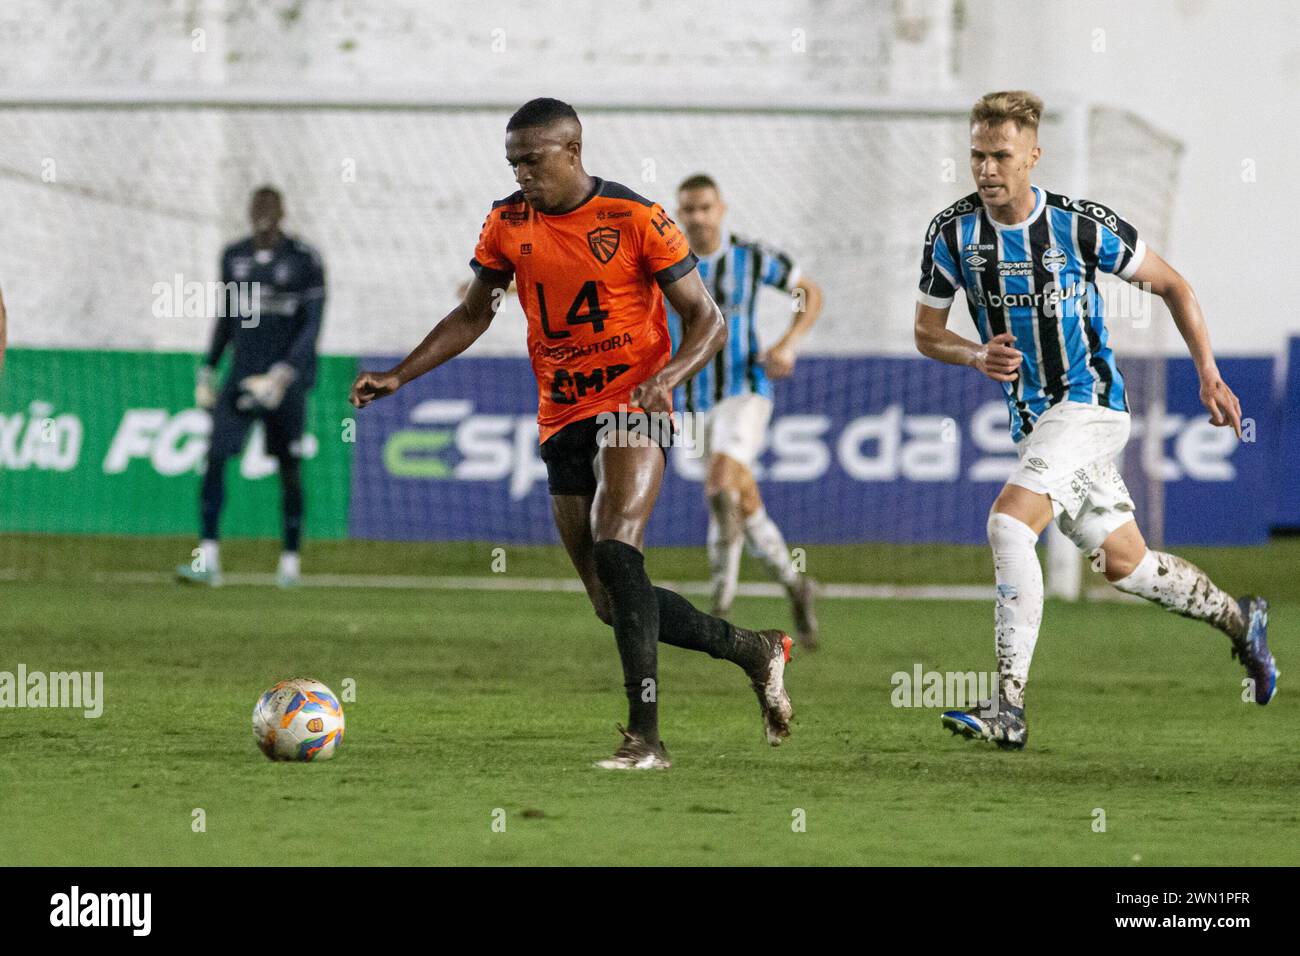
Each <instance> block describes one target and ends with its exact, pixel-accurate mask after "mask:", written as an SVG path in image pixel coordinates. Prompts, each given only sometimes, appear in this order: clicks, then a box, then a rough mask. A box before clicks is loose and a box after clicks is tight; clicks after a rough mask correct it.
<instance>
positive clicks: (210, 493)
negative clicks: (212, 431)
mask: <svg viewBox="0 0 1300 956" xmlns="http://www.w3.org/2000/svg"><path fill="white" fill-rule="evenodd" d="M225 497H226V459H225V458H224V457H210V458H209V459H208V468H207V471H205V472H204V473H203V484H202V485H201V486H200V488H199V536H200V537H202V538H204V539H205V540H212V541H215V540H216V539H217V525H218V523H219V522H220V520H221V504H222V502H223V501H224V500H225Z"/></svg>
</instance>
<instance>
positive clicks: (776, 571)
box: [745, 506, 799, 587]
mask: <svg viewBox="0 0 1300 956" xmlns="http://www.w3.org/2000/svg"><path fill="white" fill-rule="evenodd" d="M745 538H746V539H747V540H748V541H749V546H750V547H751V548H753V549H754V551H755V552H756V553H757V554H758V556H759V557H761V558H762V559H763V563H764V564H766V565H767V570H768V571H769V572H771V574H772V577H774V578H776V579H777V580H778V581H780V582H781V583H782V584H784V585H785V586H786V587H793V586H794V584H795V582H796V581H798V580H799V572H798V571H796V570H795V568H794V562H792V561H791V560H790V550H789V549H788V548H787V547H786V546H785V538H784V536H782V534H781V529H780V528H778V527H777V526H776V522H775V521H773V520H772V519H771V518H769V517H768V516H767V509H766V508H763V507H762V506H760V507H759V509H758V510H757V511H755V512H754V513H753V514H752V515H750V516H749V517H748V518H746V519H745Z"/></svg>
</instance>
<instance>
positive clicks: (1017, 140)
mask: <svg viewBox="0 0 1300 956" xmlns="http://www.w3.org/2000/svg"><path fill="white" fill-rule="evenodd" d="M1042 114H1043V104H1042V101H1041V100H1039V99H1038V97H1036V96H1034V95H1033V94H1031V93H1025V92H1020V91H1016V92H1003V93H989V94H988V95H986V96H985V97H983V98H982V99H981V100H980V101H979V102H978V103H976V104H975V107H974V109H973V110H972V111H971V117H970V122H971V152H970V162H971V172H972V173H973V174H974V178H975V183H976V186H977V187H978V189H977V191H976V192H974V193H972V194H971V195H969V196H967V197H966V198H964V199H962V200H960V201H958V202H957V203H955V204H954V205H952V206H950V207H949V208H948V209H946V210H944V211H943V212H941V213H939V215H937V216H935V217H934V219H933V221H931V223H930V229H929V232H928V233H927V235H926V239H925V248H924V250H923V253H922V260H921V288H920V293H919V295H918V297H917V298H918V302H917V306H916V344H917V348H918V349H919V350H920V351H921V352H922V353H923V354H925V355H928V356H929V357H931V358H934V359H938V360H939V361H941V362H947V363H949V364H951V365H972V366H974V367H975V368H977V369H978V370H979V371H980V372H982V373H984V374H985V375H987V376H988V377H989V378H991V379H993V380H994V381H995V382H999V383H1001V385H1002V390H1003V392H1004V393H1005V395H1006V399H1007V405H1008V406H1009V407H1010V410H1011V434H1012V437H1013V438H1014V439H1015V441H1016V445H1017V452H1018V455H1019V463H1018V464H1017V466H1016V468H1015V470H1014V472H1013V473H1012V476H1011V478H1010V479H1009V480H1008V481H1007V484H1006V486H1005V487H1004V488H1003V489H1002V492H1001V494H999V495H998V498H997V500H996V501H995V502H994V504H993V509H992V512H991V513H990V515H989V521H988V535H989V543H990V545H991V546H992V548H993V563H994V571H995V576H996V580H997V605H996V609H995V611H994V622H995V634H996V645H997V654H998V671H999V674H1000V681H999V683H1000V694H999V700H998V701H996V702H990V703H992V704H996V708H995V709H993V708H989V707H985V708H982V709H976V710H972V711H969V712H965V713H963V712H961V711H949V712H948V713H946V714H944V715H943V723H944V726H946V727H948V729H949V730H951V731H952V732H953V733H960V734H963V735H965V736H966V737H969V738H980V739H985V740H992V741H994V742H996V743H997V744H998V745H999V746H1002V747H1007V748H1020V747H1023V746H1024V745H1025V741H1026V739H1027V738H1028V729H1027V726H1026V723H1025V712H1024V692H1025V683H1026V681H1027V679H1028V676H1029V662H1030V658H1031V657H1032V656H1033V652H1034V645H1035V643H1036V642H1037V640H1038V628H1039V624H1040V623H1041V621H1042V617H1043V576H1042V569H1041V567H1040V566H1039V563H1038V555H1037V554H1036V552H1035V551H1034V545H1035V543H1036V542H1037V541H1038V536H1039V534H1041V533H1042V531H1043V529H1044V528H1046V527H1047V524H1048V522H1050V521H1052V520H1055V521H1056V524H1057V527H1059V528H1060V529H1061V531H1062V532H1063V533H1064V534H1065V535H1066V537H1068V538H1070V540H1072V541H1073V542H1074V543H1075V544H1076V545H1077V546H1078V547H1079V548H1080V550H1082V551H1084V552H1085V553H1089V554H1097V553H1098V552H1100V560H1101V562H1102V565H1101V567H1102V572H1103V573H1104V574H1105V576H1106V580H1108V581H1109V582H1110V583H1111V584H1112V585H1114V586H1115V587H1116V588H1118V589H1119V590H1120V591H1124V592H1126V593H1128V594H1136V595H1138V596H1139V597H1143V598H1146V599H1147V600H1148V601H1153V602H1155V603H1156V604H1159V605H1161V606H1162V607H1164V608H1167V609H1168V610H1170V611H1173V612H1174V613H1176V614H1181V615H1183V616H1184V617H1191V618H1195V619H1197V620H1201V621H1205V622H1206V623H1208V624H1211V625H1213V626H1214V627H1216V628H1218V629H1219V630H1220V631H1222V632H1223V633H1225V634H1226V635H1227V636H1228V638H1229V639H1230V641H1231V643H1232V652H1233V655H1234V656H1235V657H1237V658H1238V659H1239V660H1241V662H1242V663H1243V664H1244V665H1245V667H1246V672H1247V674H1249V676H1250V678H1251V679H1252V681H1253V682H1254V694H1255V702H1256V703H1258V704H1267V703H1268V702H1269V699H1270V698H1271V697H1272V696H1273V691H1274V687H1275V684H1276V680H1277V668H1276V666H1275V665H1274V663H1273V657H1272V655H1271V654H1270V653H1269V649H1268V640H1267V627H1268V603H1267V602H1266V601H1265V600H1264V599H1263V598H1261V597H1243V598H1240V599H1237V600H1234V599H1233V598H1232V597H1230V596H1229V595H1228V594H1226V593H1224V592H1223V591H1222V590H1220V589H1219V588H1218V586H1217V585H1215V584H1214V582H1212V581H1211V580H1210V579H1209V578H1208V577H1207V576H1206V574H1205V572H1204V571H1202V570H1201V569H1200V568H1197V567H1195V566H1194V565H1192V564H1189V563H1188V562H1187V561H1184V560H1183V559H1182V558H1179V557H1177V556H1175V555H1172V554H1165V553H1163V552H1160V551H1153V550H1151V549H1150V548H1148V547H1147V545H1146V541H1145V540H1144V539H1143V537H1142V533H1141V532H1140V531H1139V530H1138V526H1137V524H1136V523H1135V521H1134V518H1133V499H1132V498H1130V497H1129V494H1128V490H1127V489H1126V488H1125V486H1124V481H1123V479H1122V478H1121V477H1120V473H1119V470H1118V469H1117V468H1116V466H1115V459H1116V456H1118V455H1119V454H1120V452H1121V451H1122V450H1123V448H1124V445H1125V443H1126V442H1127V440H1128V436H1129V406H1128V396H1127V394H1126V393H1125V388H1124V379H1123V376H1121V375H1120V372H1119V368H1118V367H1117V366H1116V364H1115V358H1114V356H1113V355H1112V353H1111V350H1110V347H1109V346H1108V345H1107V333H1106V325H1105V319H1104V316H1103V313H1102V301H1101V297H1100V295H1099V294H1098V291H1097V287H1096V285H1095V282H1094V280H1095V278H1096V274H1097V270H1099V269H1100V270H1101V271H1102V272H1107V273H1111V274H1113V275H1116V276H1118V277H1119V278H1121V279H1124V280H1125V281H1128V282H1132V283H1134V284H1136V285H1138V286H1140V287H1142V288H1145V289H1147V290H1149V291H1150V292H1153V293H1154V294H1156V295H1158V296H1160V298H1162V299H1163V300H1164V302H1165V305H1167V306H1168V307H1169V311H1170V313H1171V314H1172V315H1173V318H1174V323H1175V324H1176V325H1177V326H1178V331H1179V332H1180V333H1181V334H1182V336H1183V340H1184V341H1185V342H1186V343H1187V349H1188V351H1189V352H1190V353H1191V356H1192V360H1193V361H1194V362H1195V363H1196V369H1197V372H1198V373H1199V376H1200V385H1201V387H1200V396H1201V402H1202V403H1203V404H1204V405H1205V407H1206V408H1207V409H1208V410H1209V412H1210V423H1211V424H1213V425H1220V426H1230V427H1231V428H1233V429H1234V430H1235V431H1236V433H1237V437H1238V438H1240V437H1241V406H1240V404H1239V403H1238V401H1237V397H1236V396H1235V395H1234V394H1233V393H1232V390H1231V389H1230V388H1228V386H1227V385H1226V384H1225V383H1224V381H1223V378H1222V377H1221V376H1220V375H1219V370H1218V367H1217V365H1216V364H1215V361H1214V353H1213V352H1212V351H1211V349H1210V338H1209V334H1208V333H1207V332H1206V328H1205V318H1204V316H1203V315H1202V314H1201V307H1200V305H1199V304H1198V303H1197V301H1196V296H1195V295H1194V294H1193V292H1192V289H1191V287H1190V286H1189V285H1188V284H1187V282H1186V280H1185V279H1183V277H1182V276H1180V275H1179V274H1178V273H1177V272H1175V271H1174V270H1173V269H1172V268H1170V266H1169V264H1168V263H1166V262H1165V261H1164V260H1163V259H1162V258H1160V256H1158V255H1157V254H1156V253H1155V251H1154V250H1152V249H1148V248H1147V246H1146V244H1145V243H1144V242H1143V241H1142V240H1141V239H1140V238H1138V235H1137V231H1136V230H1135V229H1134V228H1133V227H1132V226H1131V225H1130V224H1129V223H1127V222H1125V221H1124V220H1123V219H1121V218H1120V217H1119V216H1118V215H1116V214H1115V213H1114V212H1112V211H1111V210H1110V209H1108V208H1107V207H1105V206H1102V205H1100V204H1099V203H1095V202H1091V201H1088V200H1081V199H1078V198H1070V197H1066V196H1061V195H1057V194H1056V193H1051V192H1048V191H1047V190H1045V189H1042V188H1040V187H1038V186H1035V185H1032V184H1031V183H1030V173H1031V171H1032V170H1033V168H1034V166H1035V165H1036V164H1037V162H1038V157H1039V155H1040V154H1041V149H1040V148H1039V146H1038V123H1039V119H1040V118H1041V117H1042ZM959 288H960V289H962V290H963V291H964V292H965V294H966V304H967V307H968V308H969V309H970V314H971V318H972V319H973V320H974V322H975V326H976V328H977V330H978V331H979V337H980V341H979V342H972V341H970V340H968V339H965V338H963V337H962V336H960V335H958V334H957V333H956V332H952V331H950V330H948V329H947V328H946V326H947V321H948V310H949V308H950V307H951V306H952V302H953V299H954V297H955V296H956V294H957V289H959ZM991 710H992V712H990V711H991Z"/></svg>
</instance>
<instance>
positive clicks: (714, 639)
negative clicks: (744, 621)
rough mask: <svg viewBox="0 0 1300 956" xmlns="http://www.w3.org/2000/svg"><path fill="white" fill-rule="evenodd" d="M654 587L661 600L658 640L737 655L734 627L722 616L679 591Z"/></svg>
mask: <svg viewBox="0 0 1300 956" xmlns="http://www.w3.org/2000/svg"><path fill="white" fill-rule="evenodd" d="M654 590H655V597H656V598H657V599H658V601H659V640H661V641H663V642H664V643H665V644H671V645H673V646H674V647H685V648H688V649H690V650H692V651H704V653H706V654H708V655H709V656H710V657H719V658H722V659H724V660H734V659H735V658H734V656H733V655H734V654H735V651H736V629H735V628H734V627H732V626H731V625H730V624H729V623H727V622H726V621H724V620H723V619H722V618H720V617H713V616H711V615H709V614H705V613H704V612H703V611H701V610H699V609H698V608H696V607H695V605H693V604H692V603H691V602H690V601H688V600H686V598H684V597H682V596H681V595H680V594H678V593H677V592H676V591H669V590H668V589H667V588H655V589H654Z"/></svg>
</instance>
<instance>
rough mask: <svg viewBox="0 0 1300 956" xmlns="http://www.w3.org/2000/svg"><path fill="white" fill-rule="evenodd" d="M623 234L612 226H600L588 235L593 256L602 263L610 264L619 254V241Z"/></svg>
mask: <svg viewBox="0 0 1300 956" xmlns="http://www.w3.org/2000/svg"><path fill="white" fill-rule="evenodd" d="M622 236H623V234H622V233H621V232H619V231H618V230H617V229H615V228H613V227H612V226H599V227H597V228H595V229H593V230H591V232H589V233H587V245H588V246H589V247H590V248H591V254H592V255H593V256H595V257H596V258H597V259H599V260H600V261H601V262H609V260H610V259H613V258H614V253H616V252H618V241H619V239H620V238H622Z"/></svg>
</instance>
